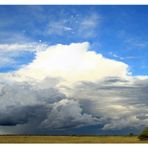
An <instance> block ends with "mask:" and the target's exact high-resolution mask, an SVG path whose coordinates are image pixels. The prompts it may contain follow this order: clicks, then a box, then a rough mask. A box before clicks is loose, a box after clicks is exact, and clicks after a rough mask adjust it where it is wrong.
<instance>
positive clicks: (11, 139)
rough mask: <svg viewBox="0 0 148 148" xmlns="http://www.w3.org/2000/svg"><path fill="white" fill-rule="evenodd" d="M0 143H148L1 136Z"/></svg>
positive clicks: (128, 139) (112, 138) (98, 138)
mask: <svg viewBox="0 0 148 148" xmlns="http://www.w3.org/2000/svg"><path fill="white" fill-rule="evenodd" d="M0 143H148V140H144V141H140V140H139V139H138V138H137V136H132V137H130V136H0Z"/></svg>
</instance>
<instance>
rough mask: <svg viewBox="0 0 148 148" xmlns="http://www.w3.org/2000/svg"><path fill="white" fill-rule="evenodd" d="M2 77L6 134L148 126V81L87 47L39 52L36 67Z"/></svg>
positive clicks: (0, 123) (1, 128)
mask: <svg viewBox="0 0 148 148" xmlns="http://www.w3.org/2000/svg"><path fill="white" fill-rule="evenodd" d="M40 47H42V46H40ZM0 77H1V79H0V133H2V134H5V133H16V134H18V133H19V134H24V133H26V134H27V133H29V134H40V133H48V134H50V133H51V131H52V133H54V132H55V133H58V132H59V133H61V132H62V133H63V134H64V133H66V131H67V130H72V129H77V128H81V127H85V126H96V127H97V128H98V129H99V128H100V127H101V130H102V131H106V130H113V129H115V130H119V129H123V128H136V129H140V128H143V127H144V126H146V125H147V124H148V109H147V105H148V102H147V88H148V83H147V82H148V78H147V77H133V76H131V75H130V73H129V71H128V65H127V64H125V63H123V62H119V61H115V60H112V59H108V58H105V57H104V56H103V55H101V54H98V53H96V52H95V51H92V50H90V49H89V43H87V42H84V43H72V44H70V45H61V44H58V45H55V46H50V47H48V48H47V49H46V50H45V49H44V50H38V51H36V57H35V59H34V60H33V61H32V62H31V63H29V64H28V65H25V66H24V67H22V68H21V69H19V70H17V71H15V72H12V73H7V74H2V73H1V75H0ZM98 134H99V133H98Z"/></svg>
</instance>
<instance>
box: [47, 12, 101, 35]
mask: <svg viewBox="0 0 148 148" xmlns="http://www.w3.org/2000/svg"><path fill="white" fill-rule="evenodd" d="M101 19H102V18H101V16H100V15H99V14H97V13H92V14H91V15H88V16H85V17H82V16H79V15H71V16H69V17H68V18H65V19H58V20H50V21H49V23H48V26H47V30H45V35H57V36H62V35H64V34H67V35H68V34H69V35H74V36H75V37H76V36H77V37H82V38H89V37H94V36H96V32H95V30H96V28H97V27H98V26H100V24H101Z"/></svg>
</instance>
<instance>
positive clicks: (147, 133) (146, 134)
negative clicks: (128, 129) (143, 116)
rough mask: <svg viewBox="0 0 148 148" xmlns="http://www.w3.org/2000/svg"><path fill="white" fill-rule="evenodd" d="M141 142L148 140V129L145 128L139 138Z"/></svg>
mask: <svg viewBox="0 0 148 148" xmlns="http://www.w3.org/2000/svg"><path fill="white" fill-rule="evenodd" d="M138 138H139V139H140V140H148V127H147V128H145V129H144V130H143V131H142V132H141V134H140V135H139V136H138Z"/></svg>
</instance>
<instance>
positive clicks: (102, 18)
mask: <svg viewBox="0 0 148 148" xmlns="http://www.w3.org/2000/svg"><path fill="white" fill-rule="evenodd" d="M147 16H148V6H142V5H141V6H132V5H129V6H118V5H116V6H112V5H110V6H101V5H100V6H0V20H1V21H0V44H3V43H26V42H27V43H28V42H39V41H42V42H44V43H47V44H48V45H54V44H59V43H60V44H70V43H72V42H84V41H87V42H89V43H90V45H91V47H90V49H92V50H95V51H96V52H98V53H101V54H103V55H104V56H105V57H108V58H111V59H115V60H119V61H123V62H125V63H127V64H128V65H129V66H130V69H131V70H132V74H133V75H148V68H147V65H148V60H147V59H148V58H147V57H148V52H147V48H148V29H147V26H148V19H147ZM33 58H34V56H33V54H32V53H31V52H28V53H27V54H23V55H22V54H21V53H20V55H19V57H15V61H17V62H16V65H7V67H1V68H0V72H8V71H9V70H10V71H12V70H16V69H18V67H20V65H23V64H27V63H29V62H31V61H32V60H33ZM16 67H17V68H16Z"/></svg>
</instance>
